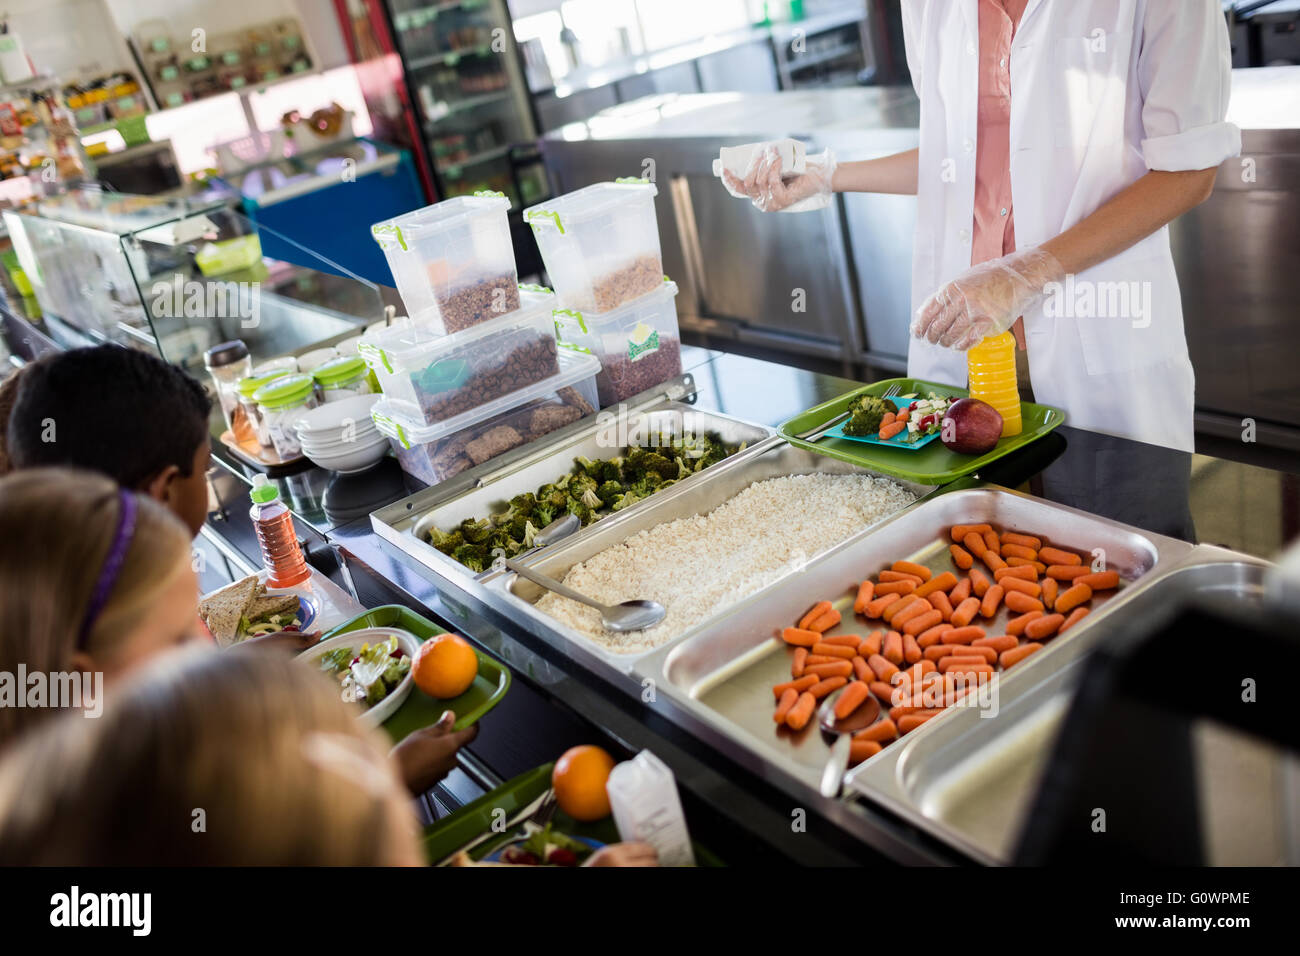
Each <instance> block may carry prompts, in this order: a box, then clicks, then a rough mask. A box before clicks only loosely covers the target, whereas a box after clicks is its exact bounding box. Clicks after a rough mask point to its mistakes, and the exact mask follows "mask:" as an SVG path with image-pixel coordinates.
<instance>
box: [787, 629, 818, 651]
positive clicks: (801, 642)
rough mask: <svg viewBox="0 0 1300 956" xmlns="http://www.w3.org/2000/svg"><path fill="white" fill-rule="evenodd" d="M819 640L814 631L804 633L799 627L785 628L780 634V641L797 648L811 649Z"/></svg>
mask: <svg viewBox="0 0 1300 956" xmlns="http://www.w3.org/2000/svg"><path fill="white" fill-rule="evenodd" d="M821 639H822V636H821V635H820V634H818V633H817V632H816V631H806V630H804V629H803V628H801V627H787V628H786V629H785V630H783V631H782V632H781V640H783V641H785V642H786V643H787V644H794V645H796V646H798V647H812V646H813V645H814V644H817V643H819V642H820V641H821Z"/></svg>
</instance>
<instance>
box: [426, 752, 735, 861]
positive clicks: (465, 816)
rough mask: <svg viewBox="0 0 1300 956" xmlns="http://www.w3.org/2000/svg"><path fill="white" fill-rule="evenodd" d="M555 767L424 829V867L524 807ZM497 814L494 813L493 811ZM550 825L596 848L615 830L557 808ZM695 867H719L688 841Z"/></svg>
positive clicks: (489, 846) (477, 854)
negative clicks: (593, 842) (692, 850)
mask: <svg viewBox="0 0 1300 956" xmlns="http://www.w3.org/2000/svg"><path fill="white" fill-rule="evenodd" d="M554 768H555V764H553V763H546V764H542V765H541V766H540V767H534V768H533V769H532V770H527V771H525V772H524V773H521V774H520V775H519V776H517V777H515V778H514V779H513V780H507V781H506V782H505V783H503V784H502V785H501V786H499V787H497V788H496V789H495V790H493V791H491V792H490V793H485V794H484V795H483V796H481V797H479V798H478V799H477V800H475V801H473V802H472V803H467V804H465V806H463V807H461V808H460V809H459V810H457V811H455V812H454V813H451V814H449V815H448V816H446V817H444V818H443V819H441V820H439V821H437V822H436V823H432V824H430V825H429V826H427V827H425V828H424V852H425V856H426V858H427V859H428V861H429V863H430V864H431V865H432V864H437V863H441V862H442V861H444V860H446V859H447V858H448V857H449V856H451V855H452V854H453V853H455V852H456V851H457V850H459V849H460V848H461V847H463V846H464V845H465V844H467V843H469V842H471V841H472V840H473V839H474V838H475V837H478V836H480V835H482V834H483V833H484V832H486V831H487V830H489V829H491V827H492V823H493V821H494V820H498V819H499V820H503V821H504V820H508V819H510V818H511V817H512V816H514V815H515V813H516V812H518V811H519V810H522V809H523V808H524V807H526V806H528V805H529V804H530V803H532V802H533V801H534V800H536V799H537V798H538V797H540V796H541V795H542V794H543V793H545V792H546V791H547V790H548V789H550V786H551V771H552V770H553V769H554ZM498 810H500V812H498ZM551 824H552V826H554V827H555V829H557V830H558V831H560V832H561V833H565V834H567V835H569V836H573V837H585V838H586V839H588V840H595V841H596V842H597V843H617V842H618V841H619V835H618V827H617V826H615V825H614V818H613V817H606V818H605V819H604V820H597V821H596V822H595V823H579V822H578V821H577V820H574V819H573V818H572V817H570V816H568V815H567V814H565V812H564V811H563V810H559V809H557V810H556V811H555V816H554V817H552V818H551ZM518 830H519V827H518V826H513V827H511V828H510V829H508V830H506V831H504V832H503V833H501V834H500V835H499V836H496V837H493V838H492V839H490V840H484V841H483V842H482V843H480V844H479V845H478V846H476V847H474V849H472V850H470V851H469V855H470V857H471V858H472V859H475V860H481V859H483V857H485V856H487V855H488V854H489V853H491V852H492V851H493V850H495V849H496V848H497V847H498V846H500V845H501V844H502V843H504V842H506V841H507V840H508V839H510V838H511V837H513V836H514V835H515V834H516V833H517V832H518ZM692 846H693V848H694V850H695V863H696V865H697V866H723V865H724V864H723V862H722V861H721V860H720V859H719V858H718V857H717V856H716V855H715V854H713V853H712V852H710V851H709V850H707V849H706V848H704V847H702V846H700V844H699V843H697V842H695V841H692Z"/></svg>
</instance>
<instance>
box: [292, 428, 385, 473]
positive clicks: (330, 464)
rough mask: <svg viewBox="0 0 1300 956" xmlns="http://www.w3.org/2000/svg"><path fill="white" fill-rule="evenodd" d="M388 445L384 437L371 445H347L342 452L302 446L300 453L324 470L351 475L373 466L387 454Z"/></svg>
mask: <svg viewBox="0 0 1300 956" xmlns="http://www.w3.org/2000/svg"><path fill="white" fill-rule="evenodd" d="M381 437H382V436H381ZM388 447H389V446H388V439H386V438H385V439H384V440H383V441H377V442H375V443H374V444H371V445H360V446H354V445H349V446H348V449H347V451H342V452H335V451H312V450H310V449H308V448H306V447H304V448H303V450H302V453H303V454H304V455H306V456H307V457H308V458H310V459H311V460H312V462H314V463H315V464H317V465H319V466H320V467H322V468H324V469H325V470H326V471H337V472H339V473H341V474H344V475H351V474H355V473H356V472H359V471H365V470H366V469H367V468H373V467H374V466H375V465H377V464H378V463H379V462H381V461H383V459H384V457H385V456H386V455H387V454H388Z"/></svg>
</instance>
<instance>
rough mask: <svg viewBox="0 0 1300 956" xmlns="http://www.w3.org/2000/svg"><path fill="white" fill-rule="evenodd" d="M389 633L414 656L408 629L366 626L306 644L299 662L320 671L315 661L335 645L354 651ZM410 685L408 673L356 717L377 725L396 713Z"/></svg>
mask: <svg viewBox="0 0 1300 956" xmlns="http://www.w3.org/2000/svg"><path fill="white" fill-rule="evenodd" d="M392 634H395V635H397V640H398V642H399V643H400V644H401V645H402V650H403V651H404V652H405V653H406V656H407V657H410V658H412V659H414V657H415V652H416V651H418V650H419V649H420V641H419V639H418V638H416V636H415V635H414V634H412V633H411V632H410V631H404V630H402V629H401V628H397V627H368V628H364V629H363V630H360V631H352V632H351V633H348V634H340V635H338V637H331V638H330V639H329V640H327V641H321V642H320V643H319V644H315V645H313V646H312V647H309V648H308V649H307V650H305V651H303V652H302V653H301V654H299V655H298V658H297V659H298V660H299V661H302V662H303V663H304V664H305V665H307V666H309V667H311V668H313V669H316V670H319V669H320V664H319V663H318V662H319V661H320V659H321V657H323V656H324V655H325V654H327V653H329V652H330V651H332V650H334V648H336V647H351V648H352V649H353V651H354V652H357V653H359V652H360V651H361V645H362V644H371V643H374V642H375V641H381V640H387V639H388V637H389V635H392ZM412 686H413V682H412V680H411V675H410V674H407V675H406V676H405V677H404V678H402V682H401V683H400V684H398V685H397V686H396V687H394V688H393V690H392V691H391V692H390V693H389V695H388V696H387V697H385V698H384V699H383V700H381V701H380V702H379V703H377V704H375V706H373V707H371V708H370V709H369V710H366V711H364V712H363V713H362V714H361V715H360V716H359V717H358V719H359V720H361V721H364V722H365V723H366V724H368V725H370V726H371V727H378V726H379V725H380V724H382V723H383V722H384V721H385V720H387V719H388V718H389V717H391V716H393V714H394V713H396V711H397V708H399V707H401V706H402V703H403V702H404V701H405V700H406V698H407V697H408V696H409V695H410V693H411V687H412ZM342 693H343V692H342V690H341V689H340V691H339V695H340V696H342Z"/></svg>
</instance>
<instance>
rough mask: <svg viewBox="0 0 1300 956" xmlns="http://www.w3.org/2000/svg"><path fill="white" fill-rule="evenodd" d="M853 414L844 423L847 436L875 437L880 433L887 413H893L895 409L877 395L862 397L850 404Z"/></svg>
mask: <svg viewBox="0 0 1300 956" xmlns="http://www.w3.org/2000/svg"><path fill="white" fill-rule="evenodd" d="M848 410H849V411H851V412H852V413H853V414H852V415H850V416H849V420H848V421H846V422H845V423H844V434H846V435H874V434H876V433H877V432H878V431H880V423H881V421H883V420H884V417H885V412H892V411H893V410H894V407H893V406H892V405H890V404H889V403H888V402H886V401H885V400H884V399H883V398H880V397H879V396H876V395H860V396H859V397H857V398H855V399H854V400H853V401H852V402H850V403H849V409H848Z"/></svg>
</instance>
